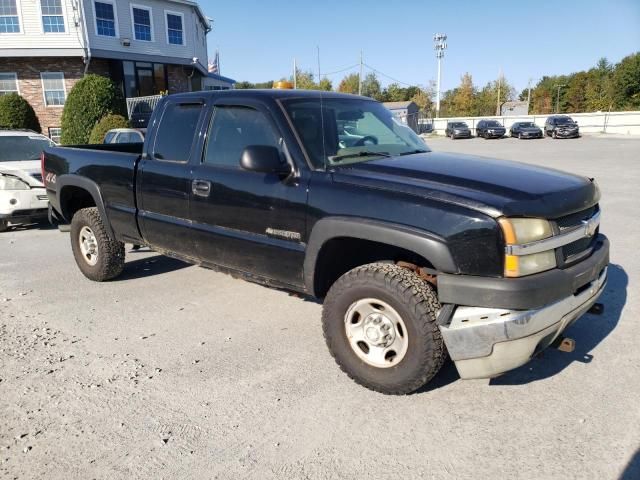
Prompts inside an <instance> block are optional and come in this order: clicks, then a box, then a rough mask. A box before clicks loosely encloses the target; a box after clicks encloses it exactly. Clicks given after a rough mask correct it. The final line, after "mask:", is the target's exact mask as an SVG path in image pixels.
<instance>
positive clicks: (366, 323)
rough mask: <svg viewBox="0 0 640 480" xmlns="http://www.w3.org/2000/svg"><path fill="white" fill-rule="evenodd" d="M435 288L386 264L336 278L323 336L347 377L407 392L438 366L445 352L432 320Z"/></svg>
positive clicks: (384, 390)
mask: <svg viewBox="0 0 640 480" xmlns="http://www.w3.org/2000/svg"><path fill="white" fill-rule="evenodd" d="M439 308H440V304H439V303H438V300H437V296H436V293H435V291H434V289H433V288H432V287H431V285H429V284H428V283H426V282H425V281H423V280H422V279H420V277H418V276H417V275H416V274H415V273H414V272H412V271H410V270H407V269H404V268H401V267H399V266H397V265H394V264H389V263H372V264H369V265H363V266H361V267H357V268H355V269H353V270H351V271H349V272H347V273H346V274H344V275H343V276H342V277H340V278H339V279H338V280H337V281H336V282H335V283H334V284H333V286H332V287H331V289H330V290H329V293H328V294H327V297H326V299H325V302H324V306H323V313H322V323H323V330H324V336H325V340H326V342H327V346H328V347H329V351H330V352H331V354H332V355H333V357H334V358H335V360H336V362H337V363H338V365H339V366H340V368H341V369H342V371H344V372H345V373H346V374H347V375H348V376H349V377H350V378H352V379H353V380H354V381H356V382H357V383H359V384H360V385H363V386H364V387H367V388H369V389H371V390H375V391H378V392H381V393H385V394H394V395H402V394H407V393H411V392H413V391H415V390H417V389H419V388H420V387H422V386H423V385H424V384H426V383H427V382H428V381H429V380H431V379H432V378H433V376H434V375H435V374H436V373H437V372H438V370H440V367H441V366H442V364H443V363H444V360H445V357H446V351H445V347H444V343H443V341H442V337H441V335H440V330H439V329H438V326H437V324H436V312H437V311H438V309H439Z"/></svg>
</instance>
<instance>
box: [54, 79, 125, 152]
mask: <svg viewBox="0 0 640 480" xmlns="http://www.w3.org/2000/svg"><path fill="white" fill-rule="evenodd" d="M124 112H125V109H124V100H123V98H122V95H121V94H120V91H119V90H118V89H117V88H116V86H115V85H114V84H113V82H112V81H111V80H109V79H108V78H106V77H101V76H100V75H86V76H85V77H83V78H82V79H80V80H79V81H78V82H77V83H76V84H75V85H74V86H73V88H72V89H71V91H70V92H69V95H68V96H67V100H66V101H65V104H64V110H63V111H62V125H61V126H62V137H61V143H62V144H63V145H69V144H80V143H87V142H88V141H89V135H90V134H91V130H92V129H93V127H94V126H95V125H96V123H97V122H98V121H99V120H100V119H101V118H102V117H104V116H105V115H107V114H109V113H116V114H123V115H124Z"/></svg>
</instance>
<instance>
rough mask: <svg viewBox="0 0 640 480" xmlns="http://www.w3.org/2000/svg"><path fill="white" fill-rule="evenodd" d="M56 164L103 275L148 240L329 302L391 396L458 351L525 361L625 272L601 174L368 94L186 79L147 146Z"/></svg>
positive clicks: (377, 383) (50, 158) (52, 170)
mask: <svg viewBox="0 0 640 480" xmlns="http://www.w3.org/2000/svg"><path fill="white" fill-rule="evenodd" d="M42 168H43V179H44V182H45V185H46V188H47V191H48V195H49V199H50V201H51V204H52V206H53V209H54V212H55V214H56V216H57V217H58V218H60V219H61V220H62V221H66V222H69V223H70V224H71V227H70V231H71V246H72V249H73V253H74V256H75V259H76V262H77V264H78V267H79V268H80V270H81V271H82V272H83V273H84V275H85V276H87V277H88V278H89V279H91V280H96V281H104V280H109V279H113V278H116V277H117V276H118V275H119V274H120V273H121V272H122V271H123V268H124V260H125V249H124V244H125V242H130V243H134V244H143V245H148V246H150V247H151V248H152V249H154V250H156V251H158V252H161V253H163V254H166V255H169V256H172V257H177V258H180V259H183V260H185V261H187V262H191V263H194V264H198V265H203V266H206V267H209V268H215V269H218V270H222V271H225V272H228V273H233V274H235V275H240V276H243V277H244V278H247V279H249V280H252V281H257V282H260V283H263V284H266V285H271V286H274V287H278V288H284V289H288V290H291V291H297V292H301V293H303V294H306V295H308V296H311V297H315V298H318V299H322V300H323V303H324V306H323V315H322V322H323V328H324V336H325V339H326V343H327V345H328V347H329V350H330V351H331V353H332V355H333V356H334V357H335V359H336V361H337V363H338V364H339V366H340V367H341V368H342V369H343V370H344V371H345V372H346V373H347V374H348V375H349V376H350V377H351V378H353V379H354V380H355V381H356V382H358V383H360V384H362V385H364V386H366V387H368V388H371V389H373V390H377V391H380V392H383V393H391V394H404V393H408V392H412V391H414V390H416V389H418V388H420V387H421V386H422V385H424V384H425V383H426V382H428V381H429V380H430V379H431V378H432V377H433V376H434V375H435V374H436V372H438V370H439V369H440V367H441V365H442V364H443V362H444V361H445V358H446V355H447V352H448V354H449V355H450V357H451V358H452V360H453V361H454V362H455V365H456V367H457V369H458V372H459V374H460V376H461V377H462V378H486V377H491V376H495V375H498V374H501V373H503V372H505V371H507V370H510V369H513V368H515V367H518V366H520V365H522V364H524V363H526V362H527V361H528V360H529V359H530V358H531V356H532V355H534V354H536V353H537V352H539V351H540V350H542V349H543V348H545V347H547V346H549V345H551V344H553V343H556V344H557V343H558V341H559V339H562V338H563V337H562V332H563V331H564V330H565V329H566V327H567V326H568V325H570V324H571V323H573V322H574V321H575V320H576V319H577V318H578V317H580V316H581V315H582V314H583V313H585V312H586V311H587V310H589V309H590V308H591V307H592V306H593V305H594V303H595V302H596V299H597V298H598V296H599V295H600V294H601V292H602V290H603V288H604V285H605V282H606V275H607V274H606V272H607V264H608V260H609V243H608V240H607V239H606V237H604V236H603V235H602V234H600V233H599V222H600V210H599V207H598V200H599V197H600V193H599V190H598V187H597V185H596V184H595V182H594V181H593V180H592V179H589V178H584V177H580V176H576V175H572V174H568V173H563V172H560V171H555V170H548V169H544V168H539V167H536V166H531V165H525V164H520V163H514V162H508V161H498V160H491V159H486V158H480V157H470V156H463V155H457V154H442V153H436V152H431V151H430V150H429V149H428V147H427V146H426V145H425V143H424V142H423V141H422V140H421V139H420V138H419V137H417V136H416V135H415V134H414V133H413V132H412V131H411V130H410V129H409V128H407V127H406V126H403V125H401V124H400V123H398V122H396V121H395V120H394V119H393V117H392V115H391V113H390V112H389V111H387V110H386V109H385V108H384V107H383V106H382V105H381V104H380V103H378V102H375V101H373V100H371V99H368V98H363V97H357V96H351V95H341V94H335V93H326V92H325V93H322V94H320V93H319V92H308V91H307V92H305V91H298V90H290V91H283V90H265V91H261V90H245V91H241V90H239V91H226V92H198V93H189V94H180V95H173V96H169V97H166V98H165V99H163V100H162V102H161V103H160V105H159V106H158V107H157V108H156V110H155V111H154V113H153V116H152V118H151V120H150V127H149V130H148V132H147V136H146V138H145V143H144V146H143V145H114V146H110V145H107V146H79V147H69V148H65V147H51V148H47V149H46V150H45V152H44V153H43V157H42ZM256 308H260V306H259V305H256ZM203 313H204V314H206V312H203ZM212 321H215V319H212ZM585 327H587V325H585Z"/></svg>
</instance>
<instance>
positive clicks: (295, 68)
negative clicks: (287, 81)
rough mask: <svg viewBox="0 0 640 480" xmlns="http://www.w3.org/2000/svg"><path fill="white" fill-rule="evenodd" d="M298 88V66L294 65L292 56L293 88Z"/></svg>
mask: <svg viewBox="0 0 640 480" xmlns="http://www.w3.org/2000/svg"><path fill="white" fill-rule="evenodd" d="M296 88H298V66H297V65H296V59H295V57H294V58H293V89H294V90H295V89H296Z"/></svg>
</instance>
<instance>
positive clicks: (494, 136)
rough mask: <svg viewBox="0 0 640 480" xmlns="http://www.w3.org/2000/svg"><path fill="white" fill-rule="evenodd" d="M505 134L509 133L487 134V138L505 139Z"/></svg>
mask: <svg viewBox="0 0 640 480" xmlns="http://www.w3.org/2000/svg"><path fill="white" fill-rule="evenodd" d="M505 133H507V132H502V131H496V132H487V137H489V138H502V137H504V135H505Z"/></svg>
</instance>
